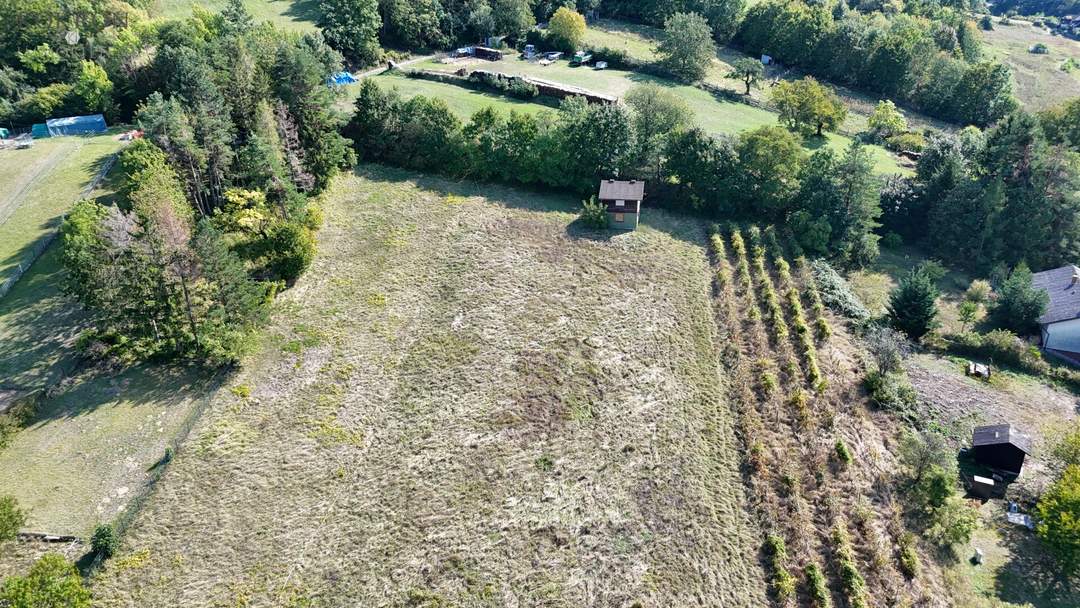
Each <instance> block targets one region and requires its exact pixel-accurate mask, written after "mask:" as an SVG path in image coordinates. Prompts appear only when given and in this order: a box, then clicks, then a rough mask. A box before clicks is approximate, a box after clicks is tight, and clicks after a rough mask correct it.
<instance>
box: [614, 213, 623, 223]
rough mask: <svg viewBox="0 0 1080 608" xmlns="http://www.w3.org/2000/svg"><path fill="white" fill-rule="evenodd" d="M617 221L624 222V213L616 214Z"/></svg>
mask: <svg viewBox="0 0 1080 608" xmlns="http://www.w3.org/2000/svg"><path fill="white" fill-rule="evenodd" d="M615 221H616V222H622V221H623V214H622V213H616V214H615Z"/></svg>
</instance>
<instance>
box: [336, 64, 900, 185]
mask: <svg viewBox="0 0 1080 608" xmlns="http://www.w3.org/2000/svg"><path fill="white" fill-rule="evenodd" d="M459 67H460V66H458V65H456V64H454V63H442V62H441V61H439V60H428V61H424V62H421V63H417V64H415V65H412V66H410V68H414V69H425V70H439V71H447V72H453V71H455V70H457V69H458V68H459ZM471 67H472V69H477V68H482V69H486V70H494V71H500V72H503V73H507V74H520V75H528V76H534V77H536V78H542V79H546V80H551V81H554V82H560V83H565V84H569V85H573V86H576V87H581V88H584V89H589V90H592V91H597V92H600V93H607V94H610V95H615V96H619V97H621V96H623V95H624V94H625V93H626V92H627V91H628V90H630V88H631V87H633V86H634V85H636V84H643V83H655V84H658V85H660V86H663V87H665V88H668V89H669V90H671V91H673V92H674V93H676V94H677V95H679V96H680V97H682V98H683V99H684V100H685V101H686V102H687V105H689V106H690V108H691V110H692V111H693V112H694V120H695V122H696V124H698V125H700V126H701V127H702V128H703V129H705V130H706V131H708V132H710V133H717V134H720V133H723V134H729V135H730V134H736V133H740V132H742V131H746V130H749V129H754V128H756V127H760V126H771V125H775V124H777V114H776V113H774V112H770V111H768V110H765V109H762V108H758V107H755V106H751V105H748V104H744V103H738V102H733V101H729V100H727V99H723V98H722V97H718V96H716V95H713V94H712V93H709V92H708V91H705V90H703V89H699V88H697V87H694V86H690V85H683V84H678V83H675V82H673V81H670V80H666V79H663V78H657V77H655V76H650V75H647V74H640V73H637V72H627V71H623V70H613V69H608V70H594V69H592V68H590V67H576V68H575V67H570V65H569V63H567V62H565V61H559V62H556V63H555V64H552V65H548V66H541V65H539V64H538V63H532V62H529V61H525V60H524V59H519V58H516V57H513V58H507V59H504V60H502V61H499V62H495V63H488V62H483V63H481V64H474V65H473V66H471ZM378 78H380V79H382V80H380V81H379V82H380V84H382V83H383V82H385V83H387V84H390V83H392V84H393V85H397V84H399V82H400V80H401V79H406V78H405V77H404V76H399V75H387V74H383V75H380V76H378ZM391 79H394V80H391ZM407 80H412V81H413V82H410V83H407V84H405V85H404V86H402V87H399V88H401V90H402V92H403V94H426V95H429V96H434V97H442V98H443V99H445V100H446V102H447V103H448V104H449V105H450V106H451V108H452V109H454V110H455V112H457V113H458V114H459V115H460V116H461V117H462V118H463V119H467V118H468V117H469V116H471V112H472V111H475V110H476V109H479V108H480V107H483V106H484V105H493V104H494V105H500V106H502V107H510V104H512V105H513V106H515V107H518V108H522V107H525V106H526V105H528V106H532V107H533V108H534V109H536V110H539V109H540V108H542V107H544V106H540V105H539V104H525V103H524V102H521V101H519V100H506V105H503V104H498V103H496V102H492V103H485V102H484V101H483V100H484V99H487V98H491V97H493V96H492V95H489V94H485V93H480V92H476V91H471V90H468V89H464V90H463V92H455V91H453V90H454V89H459V90H461V89H462V88H461V87H458V86H456V85H452V84H444V83H440V82H433V81H416V79H407ZM356 86H358V85H353V87H354V88H353V90H355V87H356ZM523 104H524V105H523ZM850 143H851V140H850V139H849V138H847V137H844V136H842V135H837V134H834V133H828V134H826V139H825V145H828V146H830V147H832V148H834V149H837V150H842V149H843V148H845V147H847V146H848V145H850ZM804 145H805V146H806V147H807V148H808V150H812V149H814V148H816V147H818V146H821V145H822V142H821V140H818V139H814V138H808V139H807V140H806V143H805V144H804ZM869 149H870V151H871V156H872V158H873V160H874V169H875V171H877V172H878V173H901V172H904V171H905V169H904V168H902V167H901V166H900V165H899V164H898V163H897V159H896V157H895V156H893V155H892V154H890V153H889V152H888V151H886V150H885V149H884V148H882V147H880V146H870V147H869Z"/></svg>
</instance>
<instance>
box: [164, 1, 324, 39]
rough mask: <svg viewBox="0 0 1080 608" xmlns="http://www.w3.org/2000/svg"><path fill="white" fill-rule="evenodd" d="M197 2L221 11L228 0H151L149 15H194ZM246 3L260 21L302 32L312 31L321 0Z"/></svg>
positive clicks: (210, 8)
mask: <svg viewBox="0 0 1080 608" xmlns="http://www.w3.org/2000/svg"><path fill="white" fill-rule="evenodd" d="M196 4H198V5H199V6H202V7H203V8H206V9H209V10H211V11H214V12H218V11H220V10H221V9H223V8H225V5H226V4H227V0H150V14H151V15H153V16H160V17H170V18H176V17H179V18H183V17H187V16H188V15H190V14H191V7H192V6H194V5H196ZM244 6H246V7H247V9H248V11H249V12H250V13H251V16H252V17H254V18H255V21H257V22H258V21H269V22H271V23H273V24H274V25H277V26H280V27H282V28H285V29H290V30H296V31H299V32H308V31H313V30H314V29H315V22H316V21H317V20H318V18H319V3H318V0H244Z"/></svg>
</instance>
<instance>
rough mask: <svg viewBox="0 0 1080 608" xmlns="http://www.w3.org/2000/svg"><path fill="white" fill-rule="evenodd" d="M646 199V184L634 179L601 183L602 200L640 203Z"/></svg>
mask: <svg viewBox="0 0 1080 608" xmlns="http://www.w3.org/2000/svg"><path fill="white" fill-rule="evenodd" d="M644 198H645V182H643V181H641V180H635V179H632V180H630V181H620V180H617V179H605V180H604V181H602V182H600V199H601V200H624V201H640V200H642V199H644Z"/></svg>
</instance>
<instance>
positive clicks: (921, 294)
mask: <svg viewBox="0 0 1080 608" xmlns="http://www.w3.org/2000/svg"><path fill="white" fill-rule="evenodd" d="M937 297H938V288H937V286H936V285H934V282H933V281H932V280H931V279H930V276H929V275H927V273H926V272H925V271H924V270H922V269H921V268H916V269H912V271H911V272H910V273H908V275H907V276H905V277H904V278H903V279H901V280H900V285H898V286H897V287H896V289H894V290H893V292H892V295H891V296H889V306H888V311H889V319H890V320H891V321H892V324H893V327H895V328H896V329H898V330H900V331H902V332H904V333H905V334H907V336H908V337H909V338H911V339H912V340H918V339H919V338H921V337H923V336H924V335H926V333H927V332H929V331H930V330H932V329H934V328H935V327H937V325H938V322H937V312H938V311H937Z"/></svg>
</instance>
